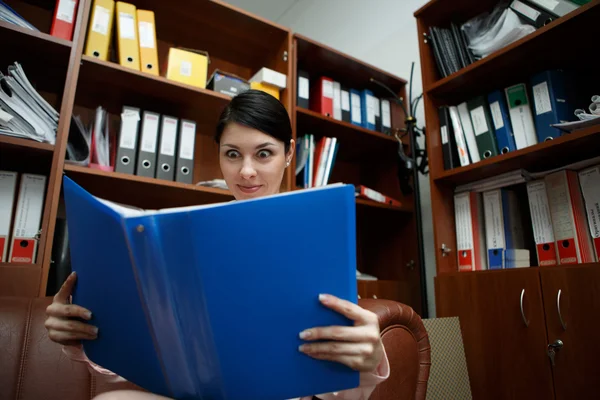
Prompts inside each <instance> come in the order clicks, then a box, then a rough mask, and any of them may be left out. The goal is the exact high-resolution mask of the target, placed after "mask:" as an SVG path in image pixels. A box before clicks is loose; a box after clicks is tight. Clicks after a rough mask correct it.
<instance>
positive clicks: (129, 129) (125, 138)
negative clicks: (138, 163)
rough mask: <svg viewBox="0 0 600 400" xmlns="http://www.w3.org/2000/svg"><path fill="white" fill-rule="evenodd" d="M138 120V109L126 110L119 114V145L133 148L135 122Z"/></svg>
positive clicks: (135, 130)
mask: <svg viewBox="0 0 600 400" xmlns="http://www.w3.org/2000/svg"><path fill="white" fill-rule="evenodd" d="M139 120H140V114H139V112H138V111H134V110H126V111H125V112H123V113H122V114H121V124H122V126H121V134H120V135H121V137H120V139H119V147H123V148H125V149H130V150H133V149H135V142H136V140H137V137H136V134H137V123H138V121H139Z"/></svg>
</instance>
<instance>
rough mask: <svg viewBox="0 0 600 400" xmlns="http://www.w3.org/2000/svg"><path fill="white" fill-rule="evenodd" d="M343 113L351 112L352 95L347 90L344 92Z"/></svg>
mask: <svg viewBox="0 0 600 400" xmlns="http://www.w3.org/2000/svg"><path fill="white" fill-rule="evenodd" d="M307 87H308V86H307ZM342 111H350V93H348V92H347V91H345V90H342Z"/></svg>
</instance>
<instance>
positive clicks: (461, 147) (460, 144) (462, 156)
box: [448, 106, 470, 167]
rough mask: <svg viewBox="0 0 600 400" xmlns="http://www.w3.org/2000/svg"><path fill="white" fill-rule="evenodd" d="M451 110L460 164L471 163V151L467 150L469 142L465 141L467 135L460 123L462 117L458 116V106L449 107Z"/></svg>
mask: <svg viewBox="0 0 600 400" xmlns="http://www.w3.org/2000/svg"><path fill="white" fill-rule="evenodd" d="M448 110H449V112H450V118H449V121H450V122H451V123H452V131H453V132H454V139H455V141H456V151H457V153H458V159H459V160H460V165H461V166H463V167H464V166H465V165H469V164H470V161H469V153H468V152H467V143H466V141H465V135H464V132H463V129H462V125H461V124H460V118H459V116H458V108H457V107H456V106H450V107H448Z"/></svg>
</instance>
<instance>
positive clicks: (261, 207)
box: [63, 176, 359, 400]
mask: <svg viewBox="0 0 600 400" xmlns="http://www.w3.org/2000/svg"><path fill="white" fill-rule="evenodd" d="M63 188H64V196H65V202H66V212H67V223H68V230H69V238H70V241H71V243H70V251H71V260H72V267H73V270H74V271H76V272H77V274H78V280H77V286H76V288H75V292H74V294H73V302H74V303H75V304H79V305H81V306H83V307H86V308H87V309H89V310H91V311H92V320H91V323H92V324H93V325H95V326H97V327H98V328H99V333H98V338H97V339H96V340H93V341H84V344H83V346H84V349H85V352H86V355H87V356H88V357H89V358H90V359H91V360H92V361H94V362H95V363H97V364H99V365H100V366H102V367H104V368H107V369H109V370H111V371H113V372H114V373H116V374H118V375H120V376H122V377H123V378H125V379H127V380H129V381H130V382H133V383H135V384H137V385H139V386H141V387H142V388H145V389H147V390H149V391H151V392H154V393H157V394H161V395H166V396H170V397H173V398H176V399H228V400H233V399H245V400H252V399H261V400H268V399H273V400H275V399H276V400H282V399H289V398H295V397H301V396H307V395H314V394H320V393H329V392H334V391H340V390H344V389H350V388H354V387H357V386H358V385H359V374H358V372H356V371H353V370H351V369H350V368H348V367H346V366H344V365H343V364H340V363H336V362H330V361H324V360H316V359H313V358H310V357H308V356H307V355H305V354H303V353H301V352H299V351H298V346H299V345H300V344H302V343H303V341H302V340H301V339H299V336H298V335H299V333H300V332H301V331H303V330H304V329H307V328H311V327H317V326H330V325H341V326H351V325H353V322H352V321H350V320H349V319H348V318H346V317H344V316H343V315H341V314H339V313H337V312H335V311H332V310H330V309H328V308H326V307H324V306H323V305H322V304H320V302H319V301H318V295H319V294H320V293H329V294H332V295H335V296H338V297H340V298H342V299H346V300H349V301H351V302H353V303H356V301H357V292H356V223H355V199H354V187H353V186H352V185H344V184H336V185H329V186H325V187H322V188H315V189H308V190H303V191H294V192H288V193H283V194H278V195H272V196H267V197H263V198H259V199H253V200H244V201H233V202H227V203H219V204H211V205H204V206H193V207H184V208H172V209H163V210H139V209H133V208H129V207H125V206H122V205H119V204H115V203H111V202H109V201H106V200H103V199H99V198H97V197H94V196H93V195H91V194H90V193H88V192H87V191H86V190H84V189H83V188H82V187H80V186H79V185H78V184H77V183H75V182H74V181H73V180H71V179H70V178H68V177H66V176H65V177H64V178H63Z"/></svg>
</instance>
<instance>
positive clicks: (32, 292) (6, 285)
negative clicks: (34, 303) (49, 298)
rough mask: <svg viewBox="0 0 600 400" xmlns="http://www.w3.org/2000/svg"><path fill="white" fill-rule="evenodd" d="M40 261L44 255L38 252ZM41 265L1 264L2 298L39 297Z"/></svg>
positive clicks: (0, 291)
mask: <svg viewBox="0 0 600 400" xmlns="http://www.w3.org/2000/svg"><path fill="white" fill-rule="evenodd" d="M37 257H38V261H39V259H41V257H42V255H41V254H40V253H39V252H38V255H37ZM41 275H42V268H41V265H40V264H21V263H0V293H1V295H2V296H20V297H37V296H38V293H39V290H40V278H41Z"/></svg>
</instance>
